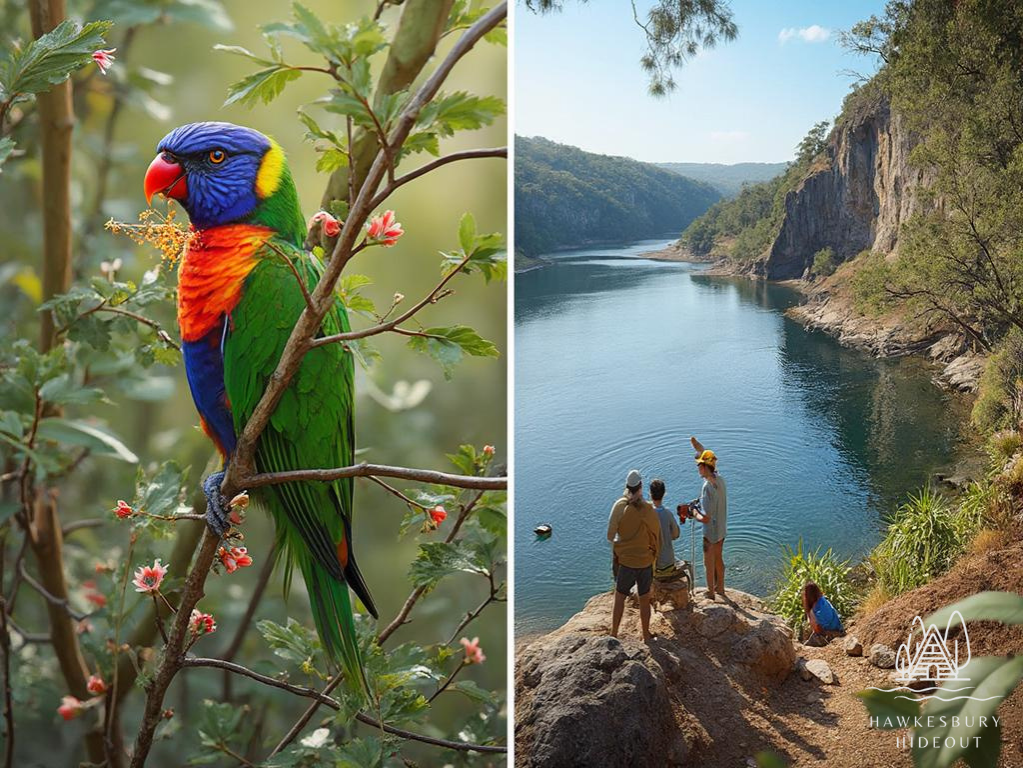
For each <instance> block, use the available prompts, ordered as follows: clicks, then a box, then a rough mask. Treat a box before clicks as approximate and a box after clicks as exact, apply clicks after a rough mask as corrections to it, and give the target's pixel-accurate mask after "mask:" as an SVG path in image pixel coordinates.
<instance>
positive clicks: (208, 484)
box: [203, 472, 231, 538]
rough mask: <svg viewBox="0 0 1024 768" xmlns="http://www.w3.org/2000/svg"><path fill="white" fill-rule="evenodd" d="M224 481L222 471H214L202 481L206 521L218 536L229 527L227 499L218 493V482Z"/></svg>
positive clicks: (222, 534) (221, 535)
mask: <svg viewBox="0 0 1024 768" xmlns="http://www.w3.org/2000/svg"><path fill="white" fill-rule="evenodd" d="M222 482H224V473H223V472H214V473H213V474H212V475H210V476H209V477H207V478H206V479H205V480H204V481H203V493H204V494H206V522H207V523H208V524H209V526H210V529H211V530H212V531H213V532H214V533H215V534H217V536H219V537H220V538H223V537H224V534H225V533H227V532H228V529H229V528H230V527H231V523H230V520H229V519H228V515H229V514H230V512H231V510H230V509H229V508H228V501H227V499H225V498H224V497H223V496H222V495H221V493H220V484H221V483H222Z"/></svg>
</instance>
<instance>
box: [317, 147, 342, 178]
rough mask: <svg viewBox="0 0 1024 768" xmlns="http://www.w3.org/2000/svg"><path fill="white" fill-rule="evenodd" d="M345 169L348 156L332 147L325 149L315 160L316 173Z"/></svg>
mask: <svg viewBox="0 0 1024 768" xmlns="http://www.w3.org/2000/svg"><path fill="white" fill-rule="evenodd" d="M347 167H348V154H347V153H346V152H342V151H341V150H340V149H335V148H333V147H331V148H330V149H325V150H324V151H323V152H321V153H320V156H319V157H318V158H317V159H316V170H317V172H318V173H332V172H334V171H336V170H338V169H339V168H347Z"/></svg>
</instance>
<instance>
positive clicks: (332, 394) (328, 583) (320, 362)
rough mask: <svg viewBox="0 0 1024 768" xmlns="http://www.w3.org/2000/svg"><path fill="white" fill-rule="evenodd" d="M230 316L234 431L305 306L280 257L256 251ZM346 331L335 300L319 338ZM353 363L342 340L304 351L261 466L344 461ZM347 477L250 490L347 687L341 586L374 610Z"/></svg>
mask: <svg viewBox="0 0 1024 768" xmlns="http://www.w3.org/2000/svg"><path fill="white" fill-rule="evenodd" d="M273 243H274V246H275V247H276V248H277V249H278V250H280V251H281V252H282V253H285V254H288V256H289V257H290V258H291V259H292V262H293V264H294V265H295V267H296V268H297V270H298V272H299V273H300V274H301V275H302V276H303V278H304V279H305V280H306V283H307V286H308V287H309V288H310V289H312V287H313V286H314V285H315V284H316V281H317V280H318V279H319V276H320V273H321V271H322V267H321V265H320V264H319V262H318V261H317V260H316V259H315V258H314V257H313V256H312V255H310V254H308V253H304V252H301V251H299V250H298V249H297V248H295V247H294V246H292V245H290V244H288V243H285V242H283V241H281V240H274V241H273ZM258 256H259V258H260V262H259V264H258V265H257V266H256V267H255V268H254V269H253V270H252V272H251V273H250V275H249V277H248V279H247V280H246V283H245V288H244V291H243V296H242V298H241V300H240V301H239V303H238V306H237V307H236V308H235V310H234V311H233V312H232V313H231V318H230V324H229V328H228V334H227V337H226V339H225V341H224V383H225V389H226V391H227V396H228V399H229V402H230V403H231V410H232V415H233V417H234V422H235V430H236V431H238V432H241V430H242V429H243V428H244V426H245V423H246V422H247V421H248V419H249V416H250V415H251V414H252V411H253V410H254V409H255V407H256V404H257V403H258V402H259V400H260V398H261V397H262V395H263V392H264V390H265V389H266V385H267V382H268V381H269V379H270V376H271V374H272V373H273V372H274V369H275V368H276V367H277V363H278V361H279V360H280V357H281V353H282V352H283V351H284V347H285V344H286V343H287V341H288V337H289V335H290V334H291V331H292V328H293V327H294V325H295V322H296V321H297V320H298V318H299V315H300V314H301V313H302V310H303V308H304V307H305V298H304V297H303V295H302V291H301V290H300V289H299V285H298V281H297V279H296V276H295V274H294V273H293V272H292V270H291V268H290V267H289V266H288V264H286V263H285V262H284V257H283V256H282V255H280V254H278V253H277V252H275V251H274V249H272V248H269V247H264V248H263V249H262V250H261V252H260V253H259V254H258ZM348 329H349V324H348V317H347V315H346V312H345V308H344V306H343V305H342V304H341V302H340V301H338V302H336V304H335V306H334V308H333V309H332V310H331V311H330V312H329V313H328V315H327V317H326V318H325V319H324V323H323V327H322V329H321V332H322V333H323V334H325V335H330V334H334V333H342V332H344V331H347V330H348ZM353 379H354V365H353V359H352V355H351V353H349V352H347V351H346V350H345V349H344V347H343V346H342V345H340V344H329V345H325V346H322V347H317V348H315V349H312V350H310V351H309V352H308V353H307V354H306V355H305V357H304V358H303V360H302V364H301V366H300V367H299V370H298V372H297V373H296V375H295V378H294V379H293V380H292V383H291V385H290V386H289V387H288V389H287V390H285V392H284V395H283V396H282V398H281V401H280V403H279V404H278V407H277V409H276V410H275V411H274V414H273V416H272V417H271V419H270V423H269V424H268V425H267V428H266V430H265V431H264V432H263V434H262V435H261V436H260V441H259V445H258V447H257V450H256V465H257V469H258V470H259V471H260V472H281V471H285V470H291V469H327V468H331V467H343V466H348V465H350V464H351V463H352V461H353V457H354V452H355V436H354V429H353V397H354V389H353V388H354V383H353ZM352 486H353V480H352V478H345V479H342V480H338V481H336V482H333V483H316V482H297V483H283V484H280V485H274V486H268V487H265V488H260V489H257V490H256V491H255V492H254V499H255V500H256V501H257V502H258V503H259V504H261V505H262V506H263V507H265V508H266V509H268V510H269V511H270V513H271V515H272V516H273V518H274V523H275V526H276V531H277V536H276V541H277V547H278V552H279V554H280V555H281V556H282V557H283V558H284V560H285V562H286V567H287V569H288V571H287V573H286V583H288V581H289V578H290V573H291V568H292V567H294V566H296V565H297V566H298V567H299V571H300V572H301V573H302V575H303V578H304V579H305V581H306V588H307V590H308V591H309V598H310V602H311V604H312V608H313V617H314V621H315V622H316V628H317V632H318V633H319V635H320V639H321V641H322V642H323V644H324V648H325V649H326V650H327V653H328V654H329V655H330V657H331V658H332V659H334V661H336V662H338V663H340V664H341V665H342V667H343V669H345V671H346V672H347V673H348V674H347V675H346V677H347V678H348V681H349V682H350V684H352V685H353V686H355V687H359V686H362V687H364V688H365V687H366V681H365V678H364V676H363V671H362V664H361V660H360V654H359V647H358V642H357V640H356V633H355V623H354V620H353V617H352V603H351V600H350V596H349V592H348V588H349V587H351V588H352V589H353V591H355V593H356V594H357V595H358V597H359V598H360V600H361V601H362V603H363V605H365V607H366V609H367V610H368V611H369V612H370V613H371V614H372V615H373V616H374V617H376V616H377V609H376V606H375V605H374V603H373V599H372V598H371V597H370V593H369V591H368V589H367V587H366V583H365V581H364V580H363V577H362V575H361V574H360V573H359V569H358V567H357V566H356V562H355V556H354V555H353V552H352Z"/></svg>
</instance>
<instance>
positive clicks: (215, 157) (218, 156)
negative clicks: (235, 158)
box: [210, 149, 227, 165]
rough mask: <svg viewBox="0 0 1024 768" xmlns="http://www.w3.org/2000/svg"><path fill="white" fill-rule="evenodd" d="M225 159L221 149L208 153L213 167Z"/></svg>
mask: <svg viewBox="0 0 1024 768" xmlns="http://www.w3.org/2000/svg"><path fill="white" fill-rule="evenodd" d="M225 157H227V155H225V154H224V150H223V149H215V150H213V151H211V152H210V162H211V163H213V164H214V165H218V164H220V163H223V162H224V158H225Z"/></svg>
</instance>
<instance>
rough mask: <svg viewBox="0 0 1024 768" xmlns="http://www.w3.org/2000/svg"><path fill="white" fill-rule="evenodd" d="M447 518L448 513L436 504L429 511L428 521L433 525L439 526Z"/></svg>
mask: <svg viewBox="0 0 1024 768" xmlns="http://www.w3.org/2000/svg"><path fill="white" fill-rule="evenodd" d="M447 517H448V511H447V510H446V509H445V508H444V507H442V506H441V505H440V504H438V505H437V506H436V507H434V508H433V509H432V510H430V519H431V520H433V521H434V524H435V525H440V524H441V523H443V522H444V521H445V518H447Z"/></svg>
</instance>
